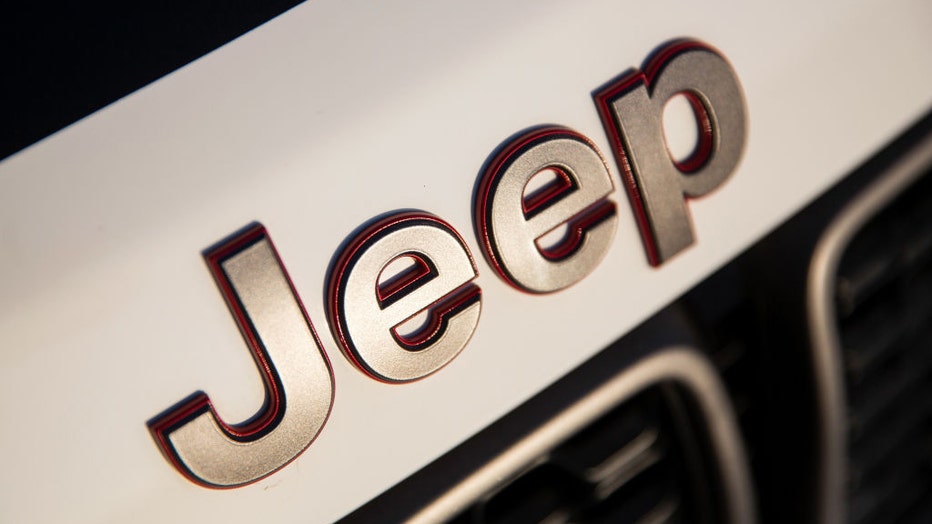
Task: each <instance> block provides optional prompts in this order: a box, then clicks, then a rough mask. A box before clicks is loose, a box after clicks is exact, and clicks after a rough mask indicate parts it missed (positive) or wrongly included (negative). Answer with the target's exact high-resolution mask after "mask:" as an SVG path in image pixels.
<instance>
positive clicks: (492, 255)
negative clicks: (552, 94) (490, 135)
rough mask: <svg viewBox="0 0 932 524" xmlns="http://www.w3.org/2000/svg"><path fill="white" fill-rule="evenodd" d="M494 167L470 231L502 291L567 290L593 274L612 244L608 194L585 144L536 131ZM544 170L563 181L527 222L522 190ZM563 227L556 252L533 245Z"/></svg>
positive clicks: (564, 132) (602, 172) (613, 218)
mask: <svg viewBox="0 0 932 524" xmlns="http://www.w3.org/2000/svg"><path fill="white" fill-rule="evenodd" d="M500 156H502V157H504V158H501V160H493V162H492V163H491V165H490V166H489V169H488V170H487V171H486V173H485V174H484V179H483V180H482V182H481V184H480V191H479V193H480V194H479V195H478V196H477V198H476V204H477V207H478V209H477V210H476V221H477V227H476V229H477V230H478V232H479V236H480V239H481V241H480V242H481V244H482V246H483V248H484V251H485V254H486V257H487V258H488V259H489V260H490V262H491V263H492V265H493V267H495V268H496V270H498V273H499V275H500V276H502V278H504V279H505V280H506V281H507V282H508V283H509V284H511V285H512V286H514V287H517V288H519V289H522V290H524V291H528V292H531V293H551V292H554V291H558V290H560V289H563V288H566V287H569V286H571V285H573V284H575V283H577V282H579V281H580V280H582V279H583V278H585V277H586V275H588V274H589V273H591V272H592V270H593V269H595V268H596V266H598V265H599V262H601V261H602V259H603V258H604V257H605V254H606V253H607V252H608V249H609V247H610V246H611V243H612V240H614V236H615V228H616V226H617V222H618V219H617V214H616V211H615V205H614V203H613V202H611V201H610V200H608V199H607V197H608V195H610V194H611V193H612V191H613V190H614V186H613V185H612V178H611V175H610V174H609V172H608V167H606V165H605V161H604V160H603V159H602V155H601V154H600V153H599V151H598V150H597V149H596V147H595V145H593V144H592V143H591V142H590V141H589V140H588V139H586V138H585V137H583V136H582V135H579V134H578V133H576V132H574V131H571V130H569V129H565V128H559V127H547V128H542V129H536V130H533V131H530V132H529V133H526V134H523V135H521V136H518V137H517V138H515V139H513V140H511V141H510V142H509V143H508V144H506V146H505V147H504V148H503V152H502V153H501V155H500ZM546 169H556V170H558V172H559V173H561V174H562V175H564V176H566V177H567V178H568V179H569V184H570V186H571V187H570V188H568V189H567V190H565V191H562V192H559V193H556V194H555V195H553V196H552V197H551V198H549V199H548V201H546V202H545V203H544V205H541V206H540V207H539V208H538V209H537V210H536V211H537V212H535V213H533V215H532V214H531V213H529V212H528V211H527V210H526V205H525V190H526V188H527V186H528V182H530V181H531V179H532V178H534V176H535V175H537V174H538V173H540V172H542V171H544V170H546ZM564 226H565V227H567V233H566V235H565V237H564V238H563V239H562V240H561V241H560V242H559V244H558V245H557V246H556V248H551V249H549V250H548V249H544V248H542V247H541V246H540V244H539V239H540V238H541V237H544V236H545V235H547V234H548V233H551V232H553V231H554V230H556V229H558V228H560V227H564Z"/></svg>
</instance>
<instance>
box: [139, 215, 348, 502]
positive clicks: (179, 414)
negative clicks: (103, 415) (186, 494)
mask: <svg viewBox="0 0 932 524" xmlns="http://www.w3.org/2000/svg"><path fill="white" fill-rule="evenodd" d="M263 238H264V239H265V240H266V241H268V243H269V247H270V248H271V250H272V253H273V254H274V255H275V260H276V261H277V262H278V265H279V267H280V268H281V270H282V274H283V275H284V276H285V280H286V281H287V282H288V287H289V288H290V290H291V294H292V296H293V298H294V300H295V303H297V305H298V307H299V308H300V310H301V313H302V314H303V315H304V320H305V322H307V326H308V328H309V330H310V332H311V336H312V337H313V338H314V343H315V344H316V346H317V349H318V350H319V351H320V355H321V357H322V358H323V359H324V364H325V365H326V366H327V370H328V372H329V373H330V388H331V404H330V405H331V407H332V406H333V402H332V400H333V396H334V394H335V388H334V384H333V368H332V366H331V364H330V359H329V357H328V356H327V353H326V352H325V351H324V350H323V346H322V345H321V343H320V339H319V338H318V337H317V332H316V331H315V329H314V325H313V324H312V323H311V319H310V318H309V317H308V315H307V311H306V310H305V309H304V304H303V303H302V302H301V298H300V297H299V296H298V293H297V291H296V290H295V287H294V284H293V283H292V281H291V277H289V276H288V271H287V270H286V269H285V266H284V264H283V263H282V260H281V258H280V257H279V255H278V250H277V249H275V244H274V243H273V242H272V238H271V237H270V236H269V235H268V233H267V232H266V230H265V227H264V226H263V225H262V224H258V223H257V224H255V225H252V226H249V227H248V228H247V229H245V230H243V231H241V232H239V233H237V234H236V235H235V236H234V237H232V238H230V239H229V240H227V241H224V242H223V243H221V244H220V245H218V246H215V247H213V248H211V249H210V250H208V251H207V252H206V253H205V254H204V259H205V261H206V262H207V266H208V269H209V270H210V272H211V274H212V275H213V277H214V280H215V281H216V283H217V286H218V287H219V288H220V293H221V295H223V299H224V301H225V302H226V303H227V306H228V307H229V308H230V312H231V313H232V314H233V318H234V320H235V322H236V326H237V327H238V328H239V330H240V333H242V335H243V338H244V339H245V342H246V345H247V347H248V348H249V351H250V354H251V355H252V357H253V359H254V360H255V362H256V365H257V367H258V368H259V373H260V375H261V376H262V381H263V383H264V384H265V390H266V399H265V403H264V405H263V407H262V411H261V412H259V413H257V414H256V416H254V417H252V418H251V419H250V420H249V421H247V422H246V423H245V424H227V423H226V422H224V421H223V419H221V418H220V416H219V415H218V414H217V411H216V410H215V409H214V406H213V403H212V402H211V400H210V397H208V396H207V394H206V393H204V392H197V393H195V394H193V395H191V396H190V397H189V398H188V399H186V400H184V401H182V402H181V404H179V405H176V406H174V407H172V408H169V409H168V410H166V411H165V412H164V413H162V414H160V415H158V416H157V417H155V418H154V419H153V420H152V421H150V422H149V424H148V425H149V431H150V432H151V433H152V435H153V437H154V438H155V440H156V443H157V444H158V446H159V449H160V450H161V451H162V453H163V454H164V455H165V456H166V457H167V458H168V460H169V462H171V463H172V465H173V466H175V469H177V470H178V471H179V472H180V473H181V474H182V475H184V476H185V477H186V478H187V479H188V480H190V481H191V482H194V483H195V484H198V485H200V486H204V487H208V488H214V489H232V488H238V487H241V486H243V485H245V484H237V485H233V486H218V485H215V484H210V483H207V482H204V481H203V480H202V479H200V478H198V477H196V476H195V475H194V474H193V473H192V472H191V471H190V470H189V469H188V468H187V466H185V465H184V463H183V462H182V461H181V459H180V457H179V456H178V454H177V452H176V451H175V449H174V447H173V446H172V445H171V442H169V440H168V436H169V435H170V434H171V432H172V431H174V430H176V429H178V428H179V427H181V426H183V425H184V423H185V422H186V421H187V420H189V419H191V418H193V417H195V416H197V415H198V414H200V413H202V412H204V411H210V412H211V413H212V414H213V416H214V419H216V421H217V422H218V423H219V425H220V428H221V430H222V431H223V432H224V433H225V434H226V435H227V436H228V437H230V438H231V439H233V440H239V441H245V442H248V441H250V440H256V439H258V438H261V437H262V436H263V435H265V434H266V433H267V432H268V431H271V430H273V429H274V428H275V425H277V423H278V422H279V421H280V420H281V417H282V416H284V412H285V397H284V392H283V391H281V389H280V388H281V384H280V382H279V379H278V374H277V373H276V372H275V369H274V368H273V367H272V365H271V364H270V362H269V360H268V356H267V355H266V353H265V350H264V349H263V347H262V345H261V343H260V342H259V340H258V338H257V337H256V334H255V333H254V332H253V329H252V327H251V322H250V321H249V319H248V317H247V316H246V313H245V311H243V308H242V305H241V304H240V303H239V300H238V298H237V296H236V292H235V291H234V290H233V288H232V286H231V285H230V281H229V278H227V276H226V274H225V273H224V271H223V268H222V267H221V264H222V262H223V261H224V260H226V259H228V258H230V257H231V256H233V255H235V254H237V253H239V252H240V251H243V250H244V249H246V248H248V247H249V246H252V245H253V244H255V243H256V242H258V241H260V240H262V239H263ZM329 416H330V414H329V410H328V414H327V417H328V418H329ZM324 425H326V420H325V421H324V424H322V425H321V428H323V426H324ZM315 438H316V437H315ZM312 442H313V440H312ZM308 445H310V442H309V443H308ZM305 449H306V448H305ZM298 456H300V453H298V454H296V455H295V456H294V457H292V458H291V459H290V460H288V461H287V462H285V463H284V464H282V465H281V466H280V467H278V468H275V469H274V470H272V471H270V472H269V473H268V474H266V475H263V476H262V477H260V478H257V479H256V480H254V481H252V482H257V481H259V480H261V479H263V478H265V477H267V476H268V475H271V474H272V473H275V472H276V471H278V470H279V469H281V468H283V467H285V466H286V465H288V464H289V463H291V461H292V460H294V459H295V458H297V457H298ZM252 482H249V483H247V484H251V483H252Z"/></svg>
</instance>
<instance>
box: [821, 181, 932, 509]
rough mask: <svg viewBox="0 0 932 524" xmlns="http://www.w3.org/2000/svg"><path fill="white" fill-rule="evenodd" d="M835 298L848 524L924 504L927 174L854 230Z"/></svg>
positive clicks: (929, 316) (931, 235) (929, 405)
mask: <svg viewBox="0 0 932 524" xmlns="http://www.w3.org/2000/svg"><path fill="white" fill-rule="evenodd" d="M835 305H836V311H837V316H838V317H837V323H838V334H839V340H840V350H841V356H842V359H843V363H844V366H843V368H844V378H845V391H846V395H847V399H848V411H847V422H848V425H847V438H848V459H849V467H848V478H847V484H848V511H849V518H850V521H851V522H852V523H855V524H871V523H881V522H883V523H887V522H918V521H919V520H918V519H919V518H921V516H922V515H928V514H929V512H930V511H932V502H930V501H929V499H930V495H932V445H930V442H932V176H930V175H929V173H927V174H926V175H925V176H924V177H923V178H922V179H921V180H919V181H918V182H916V183H915V184H913V185H912V186H911V187H909V188H907V189H906V190H905V191H904V192H903V193H902V195H901V196H899V197H898V198H897V199H896V200H894V201H893V202H892V203H891V204H890V205H889V206H887V207H886V208H885V209H884V210H883V211H881V212H879V213H878V214H877V215H876V216H874V217H873V218H872V219H871V220H870V221H869V222H867V223H866V224H865V225H864V227H863V228H862V229H861V230H860V231H859V232H858V233H857V234H856V235H855V236H854V237H853V238H852V240H851V242H850V243H849V244H848V247H847V248H846V250H845V252H844V254H843V256H842V258H841V262H840V264H839V267H838V273H837V276H836V281H835Z"/></svg>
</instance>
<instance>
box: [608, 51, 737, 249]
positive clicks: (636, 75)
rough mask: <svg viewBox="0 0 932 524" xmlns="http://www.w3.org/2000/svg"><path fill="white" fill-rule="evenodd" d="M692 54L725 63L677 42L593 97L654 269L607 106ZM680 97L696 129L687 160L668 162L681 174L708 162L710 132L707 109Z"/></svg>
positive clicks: (643, 215)
mask: <svg viewBox="0 0 932 524" xmlns="http://www.w3.org/2000/svg"><path fill="white" fill-rule="evenodd" d="M693 50H702V51H708V52H710V53H713V54H715V55H717V56H719V57H721V58H722V59H725V57H724V55H722V54H721V53H720V52H719V51H718V50H717V49H715V48H714V47H712V46H710V45H708V44H705V43H703V42H699V41H697V40H690V39H684V40H677V41H674V42H671V43H669V44H667V45H666V46H664V47H663V48H661V49H660V51H658V52H657V53H656V54H654V55H653V56H652V57H651V58H650V60H648V62H647V63H646V64H645V65H644V67H643V71H639V70H637V69H635V70H633V71H631V72H630V73H628V74H625V75H622V76H621V77H620V78H619V79H618V80H616V81H614V82H612V83H610V84H608V85H607V86H605V87H604V88H602V89H600V90H599V91H596V92H595V93H594V94H593V99H594V101H595V105H596V109H597V111H598V113H599V117H600V118H601V120H602V127H603V128H605V133H606V134H607V135H608V138H609V142H610V143H611V145H612V153H613V156H614V157H615V163H616V164H617V165H618V169H619V170H620V171H621V179H622V181H623V182H624V186H625V190H626V192H627V193H628V199H629V200H630V201H631V208H632V209H633V210H634V218H635V220H636V221H637V224H638V229H639V230H640V232H641V239H642V240H643V242H644V247H645V250H646V251H647V260H648V262H650V265H652V266H655V267H656V266H659V265H660V264H661V262H660V256H659V254H658V252H657V243H656V241H655V239H654V234H653V232H652V231H651V229H650V223H649V222H648V219H647V212H646V211H645V210H644V202H643V200H642V199H641V192H640V188H639V187H638V184H637V179H636V178H635V177H634V172H633V170H632V169H631V164H630V163H629V162H628V153H627V152H626V150H625V147H624V141H623V140H622V139H621V135H620V134H619V132H618V129H619V122H617V120H616V116H615V112H614V111H612V109H611V103H612V101H614V100H615V99H616V98H617V97H618V95H620V94H621V93H623V92H626V91H628V90H630V89H631V88H633V87H634V86H636V85H639V84H641V83H643V84H644V85H645V86H646V87H647V89H648V90H650V87H651V84H652V83H653V82H654V79H655V78H656V77H657V75H658V74H660V72H661V71H662V70H663V68H664V66H666V64H667V62H669V61H670V60H672V59H673V58H675V57H676V56H677V55H679V54H681V53H684V52H686V51H693ZM681 94H684V95H686V97H687V98H688V100H689V103H690V105H691V106H692V108H693V112H694V113H695V115H696V120H697V122H698V125H699V143H698V144H697V146H696V149H695V151H693V153H692V154H691V155H690V157H689V158H687V159H686V160H684V161H683V162H681V163H680V162H676V161H675V160H673V159H672V158H671V161H673V164H674V165H675V166H676V167H677V169H679V170H680V171H681V172H683V173H692V172H695V171H696V170H698V169H700V168H701V167H702V166H703V165H705V163H706V162H707V161H708V160H709V157H710V156H711V152H712V141H713V132H714V131H713V129H712V123H711V119H710V118H709V114H708V108H706V107H705V105H703V103H702V101H701V100H700V99H699V97H698V96H696V95H695V94H693V93H691V92H689V91H684V92H681Z"/></svg>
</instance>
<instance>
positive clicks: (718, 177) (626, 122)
mask: <svg viewBox="0 0 932 524" xmlns="http://www.w3.org/2000/svg"><path fill="white" fill-rule="evenodd" d="M678 94H683V95H685V96H686V97H687V98H688V99H689V101H690V104H691V105H692V108H693V112H694V113H695V115H696V120H697V122H698V124H699V143H698V144H697V147H696V149H695V150H694V151H693V153H692V155H691V156H690V157H689V158H687V159H686V160H685V161H683V162H677V161H675V160H674V159H673V158H671V156H670V153H669V151H668V150H667V146H666V142H665V140H664V132H663V120H662V119H663V109H664V106H665V104H666V103H667V101H669V100H670V99H671V98H672V97H674V96H675V95H678ZM594 98H595V102H596V107H597V108H598V111H599V114H600V115H601V117H602V123H603V125H604V126H605V130H606V132H607V133H608V135H609V138H610V139H611V143H612V148H613V150H614V153H615V159H616V161H617V163H618V167H619V169H620V170H621V172H622V179H623V180H624V182H625V187H626V188H627V190H628V195H629V197H630V200H631V204H632V207H633V208H634V212H635V216H636V218H637V221H638V225H639V227H640V229H641V236H642V237H643V239H644V245H645V247H646V249H647V257H648V260H649V261H650V263H651V264H652V265H655V266H658V265H660V264H662V263H663V262H665V261H666V260H668V259H670V258H671V257H672V256H674V255H676V254H677V253H679V252H680V251H682V250H683V249H685V248H686V247H688V246H690V245H691V244H692V243H693V241H694V236H693V231H692V224H691V220H690V217H689V211H688V210H687V208H686V202H685V198H684V197H686V198H697V197H700V196H703V195H706V194H708V193H709V192H711V191H712V190H713V189H715V188H717V187H718V186H720V185H721V184H722V183H723V182H725V180H726V179H728V177H729V176H731V174H732V173H733V172H734V171H735V168H736V167H737V166H738V162H739V161H740V159H741V154H742V152H743V151H744V145H745V140H746V137H747V116H746V111H745V102H744V93H743V92H742V90H741V84H740V83H739V82H738V77H737V76H736V75H735V72H734V70H733V69H732V67H731V65H730V64H729V63H728V61H727V60H726V59H725V58H724V57H722V55H721V54H719V52H718V51H716V50H715V49H713V48H711V47H709V46H707V45H705V44H703V43H700V42H696V41H693V40H681V41H676V42H673V43H671V44H668V45H666V46H664V47H663V48H661V49H660V51H658V52H657V53H656V54H655V55H654V57H653V58H652V59H651V60H650V61H648V63H647V65H646V66H645V67H644V71H643V72H641V71H637V70H634V71H633V72H631V73H629V74H626V75H623V76H622V77H620V78H619V79H618V80H616V81H614V82H612V83H610V84H608V85H607V86H606V87H604V88H602V89H600V90H599V91H598V92H596V93H595V95H594Z"/></svg>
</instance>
